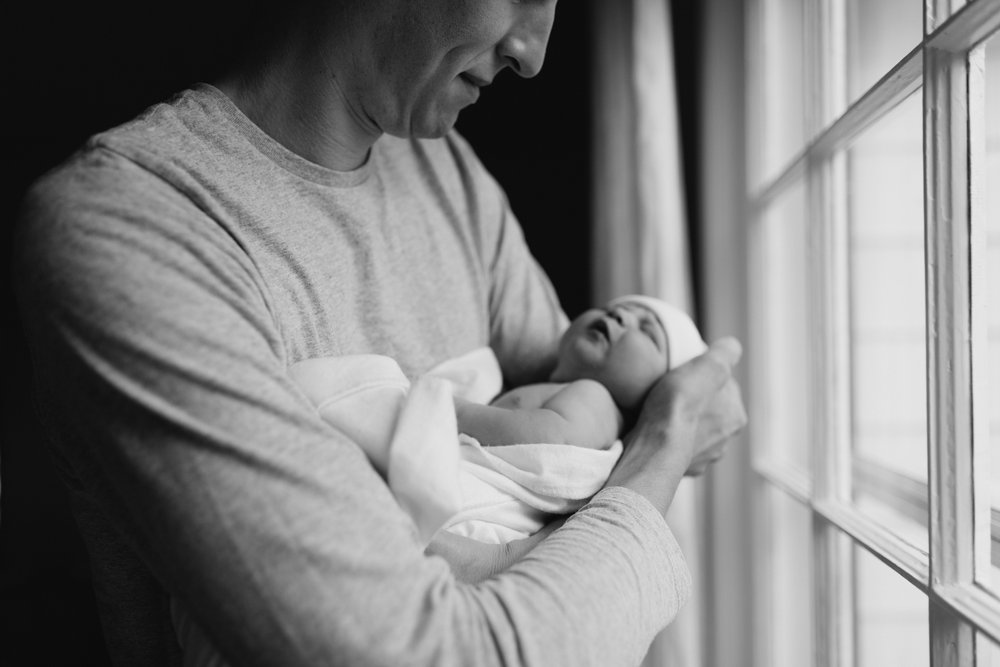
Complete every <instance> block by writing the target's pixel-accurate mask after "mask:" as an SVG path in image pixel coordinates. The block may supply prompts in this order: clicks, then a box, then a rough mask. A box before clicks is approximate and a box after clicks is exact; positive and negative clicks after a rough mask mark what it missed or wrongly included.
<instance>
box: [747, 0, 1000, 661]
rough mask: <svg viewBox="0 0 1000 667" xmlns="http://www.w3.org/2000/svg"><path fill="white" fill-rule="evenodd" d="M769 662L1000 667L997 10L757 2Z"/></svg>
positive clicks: (757, 246)
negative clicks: (991, 666)
mask: <svg viewBox="0 0 1000 667" xmlns="http://www.w3.org/2000/svg"><path fill="white" fill-rule="evenodd" d="M746 22H747V32H746V34H747V47H748V49H749V51H748V62H749V77H748V84H747V90H748V101H747V103H748V120H747V123H748V151H749V161H748V162H749V171H748V178H747V180H748V183H749V187H750V192H749V201H748V203H749V211H750V218H749V223H748V224H749V229H748V252H749V258H748V262H749V271H750V287H749V289H750V303H749V309H748V310H749V315H748V317H749V340H748V345H747V350H748V355H747V363H748V365H749V370H748V373H749V376H750V378H751V380H750V391H748V396H749V397H750V398H749V407H750V411H751V414H750V437H751V441H752V456H751V459H752V463H751V467H752V469H753V474H754V477H755V479H756V483H755V484H754V493H755V499H754V503H755V510H756V512H755V516H756V517H757V521H759V525H758V526H757V529H756V530H755V531H754V540H755V543H756V544H755V549H756V554H757V558H756V561H755V562H756V563H757V565H756V569H757V574H758V576H757V577H755V579H756V584H755V589H754V605H755V606H756V609H755V613H754V614H753V616H754V618H755V619H756V620H755V622H756V623H757V626H756V629H755V632H754V636H755V637H757V638H758V644H757V646H756V648H755V664H757V666H758V667H765V666H766V667H771V666H774V667H800V666H801V665H806V664H814V665H823V666H826V665H857V666H859V667H866V666H872V667H893V666H895V665H899V666H900V667H903V666H905V667H913V666H919V665H978V666H980V667H982V666H988V665H993V666H994V667H998V666H1000V0H969V1H967V2H963V1H961V0H748V4H747V13H746Z"/></svg>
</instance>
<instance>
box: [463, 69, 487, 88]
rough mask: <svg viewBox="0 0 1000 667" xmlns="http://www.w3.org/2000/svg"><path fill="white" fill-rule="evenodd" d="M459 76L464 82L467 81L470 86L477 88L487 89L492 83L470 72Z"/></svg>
mask: <svg viewBox="0 0 1000 667" xmlns="http://www.w3.org/2000/svg"><path fill="white" fill-rule="evenodd" d="M458 76H459V78H461V79H462V81H465V82H466V83H467V84H469V85H470V86H475V87H476V88H485V87H486V86H488V85H490V82H489V81H487V80H486V79H480V78H479V77H478V76H474V75H472V74H469V73H468V72H462V73H461V74H459V75H458Z"/></svg>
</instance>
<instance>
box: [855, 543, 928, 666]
mask: <svg viewBox="0 0 1000 667" xmlns="http://www.w3.org/2000/svg"><path fill="white" fill-rule="evenodd" d="M854 604H855V606H856V609H855V618H856V619H857V636H856V641H857V656H858V660H857V667H921V666H923V665H928V664H929V663H930V660H929V656H928V650H929V643H928V642H929V635H928V620H927V619H928V614H927V605H928V601H927V597H926V596H924V594H923V593H921V592H920V591H919V590H918V589H916V588H915V587H914V586H912V585H911V584H910V583H909V582H908V581H906V580H905V579H903V578H902V577H901V576H899V575H898V574H896V572H894V571H893V570H891V569H890V568H889V567H888V566H887V565H885V564H884V563H882V562H881V561H880V560H878V559H877V558H875V556H872V555H871V554H870V553H868V551H867V550H865V549H863V548H862V547H858V546H855V547H854Z"/></svg>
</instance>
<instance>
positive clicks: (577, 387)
mask: <svg viewBox="0 0 1000 667" xmlns="http://www.w3.org/2000/svg"><path fill="white" fill-rule="evenodd" d="M558 393H559V395H560V397H564V398H570V399H573V400H578V401H583V402H586V403H588V404H590V405H601V406H604V405H609V406H611V407H614V405H615V399H614V398H613V397H612V396H611V392H610V391H608V388H607V387H605V386H604V385H603V384H601V383H600V382H598V381H597V380H591V379H588V378H583V379H580V380H573V381H572V382H570V383H569V384H567V385H565V386H564V387H563V388H562V390H561V391H560V392H558Z"/></svg>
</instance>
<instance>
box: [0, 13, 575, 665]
mask: <svg viewBox="0 0 1000 667" xmlns="http://www.w3.org/2000/svg"><path fill="white" fill-rule="evenodd" d="M250 4H251V3H248V2H242V3H240V2H236V1H235V0H221V1H220V0H216V1H215V2H212V1H211V0H209V1H205V0H203V1H202V2H197V3H196V2H193V0H180V1H178V2H172V3H169V4H167V3H155V4H154V3H149V2H142V1H140V2H135V1H133V2H129V3H125V2H122V1H121V0H116V1H113V2H104V3H63V4H61V5H60V6H58V8H55V7H53V6H52V5H50V4H48V3H15V4H14V5H12V6H10V7H8V8H7V16H6V18H5V25H6V27H7V30H8V32H9V33H13V35H12V40H11V41H8V42H7V44H6V45H5V48H6V49H8V50H9V53H8V54H7V56H6V58H5V61H6V64H7V66H6V67H5V69H4V75H3V76H4V82H3V84H4V85H3V89H4V107H5V109H4V116H3V117H4V119H5V120H4V122H3V124H2V126H0V138H2V139H0V141H2V145H3V146H4V149H5V150H4V151H3V153H2V158H0V159H2V160H3V167H4V169H3V172H4V174H6V176H5V178H4V179H3V180H2V181H0V205H2V207H3V208H2V217H0V220H2V233H0V242H2V246H0V252H2V258H3V259H2V261H3V265H4V267H3V271H2V274H0V288H2V291H0V299H2V304H0V308H2V313H3V315H4V317H2V318H0V327H2V328H0V342H2V344H3V345H2V349H3V351H4V356H5V364H4V369H5V370H4V371H3V372H2V373H0V376H2V377H3V383H4V404H3V415H4V418H3V440H2V448H0V664H3V665H9V666H11V667H15V666H20V665H102V664H106V661H107V657H106V655H105V653H104V648H103V643H102V641H101V639H100V632H99V628H98V626H97V621H96V616H95V611H94V601H93V596H92V594H91V592H90V587H89V586H90V584H89V579H88V573H87V564H86V558H85V554H84V552H83V548H82V545H81V543H80V540H79V537H78V536H77V534H76V532H75V529H74V527H73V523H72V519H71V516H70V514H69V510H68V507H67V504H66V498H65V494H64V492H63V489H62V487H61V486H60V484H59V482H58V481H57V480H56V478H55V476H54V474H53V473H52V470H51V468H50V466H49V463H48V460H47V458H46V453H45V450H44V444H43V442H42V439H41V436H40V433H39V431H38V427H37V424H36V423H35V421H34V417H33V413H32V408H31V404H30V397H29V389H28V382H29V375H28V360H27V356H26V350H25V345H24V341H23V339H22V337H21V334H20V329H19V325H18V322H17V317H16V311H15V308H14V303H13V296H12V285H11V276H10V271H9V253H10V246H11V238H12V236H11V235H12V229H13V221H14V216H15V212H16V208H17V204H18V202H19V200H20V198H21V195H22V193H23V191H24V189H25V188H26V187H27V185H28V184H29V183H30V182H32V181H33V180H34V179H35V178H37V177H38V176H39V175H40V174H41V173H43V172H44V171H45V170H47V169H49V168H51V167H52V166H54V165H55V164H57V163H58V162H59V161H60V160H62V159H63V158H65V157H66V156H67V155H69V154H70V152H72V151H73V150H74V149H75V148H76V147H77V146H79V145H80V144H81V143H82V142H83V141H84V139H86V137H88V136H89V135H91V134H93V133H94V132H97V131H100V130H102V129H105V128H107V127H110V126H112V125H115V124H118V123H120V122H123V121H125V120H128V119H129V118H131V117H132V116H134V115H135V114H137V113H138V112H140V111H141V110H142V109H144V108H145V107H146V106H148V105H150V104H152V103H154V102H157V101H159V100H161V99H163V98H165V97H167V96H168V95H170V94H171V93H173V92H175V91H177V90H179V89H181V88H183V87H185V86H186V85H188V84H190V83H191V82H194V81H199V80H210V79H211V77H212V74H213V71H214V70H215V69H216V68H217V67H218V64H219V63H222V62H224V60H225V58H226V56H227V54H228V53H229V52H230V51H231V50H232V46H233V44H234V42H235V40H236V38H237V35H238V33H239V30H240V29H239V28H238V27H237V28H235V29H234V28H233V27H232V24H231V23H229V22H232V21H235V22H236V25H237V26H239V22H240V21H241V20H242V19H241V17H243V16H245V15H246V13H247V12H248V7H249V5H250ZM589 33H590V26H589V21H588V2H586V1H584V0H566V1H565V2H562V3H560V6H559V10H558V18H557V22H556V27H555V30H554V32H553V35H552V39H551V42H550V48H549V56H548V58H547V61H546V65H545V69H544V70H543V72H542V73H541V75H539V76H538V77H537V78H535V79H533V80H530V81H523V80H520V79H518V78H517V77H516V76H514V75H513V74H511V73H509V72H508V73H505V74H504V75H501V77H500V78H499V79H498V80H497V81H496V83H495V84H494V85H493V86H492V87H491V88H490V89H488V90H487V91H486V92H485V93H484V95H483V97H482V99H481V100H480V101H479V103H478V104H477V105H476V106H475V107H473V108H471V109H468V110H466V112H465V113H464V114H463V117H462V119H461V122H460V130H461V131H462V132H463V134H465V136H466V137H467V138H468V139H469V140H470V142H471V143H472V145H473V146H474V147H476V149H477V151H478V152H479V154H480V157H481V158H482V159H483V161H484V162H485V164H486V165H487V167H488V168H489V169H490V170H491V171H492V172H493V173H494V175H495V176H496V177H497V178H498V180H499V181H500V182H501V183H502V184H503V185H504V186H505V188H506V190H507V193H508V196H509V197H510V200H511V203H512V206H513V209H514V211H515V213H517V215H518V217H519V219H520V221H521V224H522V226H523V228H524V230H525V235H526V237H527V238H528V242H529V244H530V245H531V247H532V248H533V251H534V252H535V254H536V257H538V259H539V260H540V261H541V263H542V264H543V266H544V267H545V268H546V270H547V271H548V272H549V274H550V277H551V278H552V280H553V283H554V284H555V286H556V289H557V291H558V292H559V294H560V298H561V299H562V300H563V304H564V307H565V308H566V310H567V312H569V313H570V315H572V314H574V313H576V312H579V311H580V310H582V309H583V308H584V307H586V306H587V305H588V299H589V293H590V284H589V273H588V258H589V252H590V248H589V217H590V214H589V205H590V185H589V178H590V155H589V132H590V116H589V108H590V95H591V93H590V89H589V70H590V63H589V60H588V53H589V49H588V47H587V44H588V40H589V38H590V34H589Z"/></svg>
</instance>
